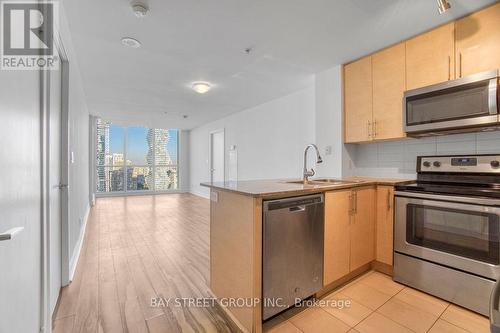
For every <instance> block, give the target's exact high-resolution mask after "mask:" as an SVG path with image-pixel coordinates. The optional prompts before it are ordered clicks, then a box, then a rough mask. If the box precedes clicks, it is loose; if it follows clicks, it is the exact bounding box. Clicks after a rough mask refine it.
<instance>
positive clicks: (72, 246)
mask: <svg viewBox="0 0 500 333" xmlns="http://www.w3.org/2000/svg"><path fill="white" fill-rule="evenodd" d="M61 8H62V9H63V10H62V11H61V20H60V35H61V39H62V42H63V44H64V48H65V50H66V53H67V56H68V60H69V99H68V101H69V118H70V128H69V133H70V138H69V144H70V151H72V152H73V153H74V163H72V164H70V166H69V177H70V178H69V196H70V203H69V214H70V217H69V258H70V270H71V269H72V268H74V266H75V265H76V261H77V260H78V251H79V248H80V244H81V241H82V238H83V232H84V223H85V218H86V216H87V215H88V210H89V111H88V108H87V104H86V100H85V92H84V90H83V85H82V79H81V74H80V71H79V68H78V65H77V55H76V52H75V50H74V47H73V43H72V39H71V34H70V32H69V26H68V22H67V21H66V16H65V15H64V8H63V7H62V6H61ZM59 239H60V238H59ZM53 278H54V277H53ZM55 300H57V297H56V298H55ZM54 306H55V303H54V299H53V300H52V307H54Z"/></svg>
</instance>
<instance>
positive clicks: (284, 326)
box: [264, 321, 302, 333]
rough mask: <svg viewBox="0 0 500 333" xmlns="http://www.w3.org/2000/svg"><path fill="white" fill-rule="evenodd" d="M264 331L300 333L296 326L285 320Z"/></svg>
mask: <svg viewBox="0 0 500 333" xmlns="http://www.w3.org/2000/svg"><path fill="white" fill-rule="evenodd" d="M264 332H266V333H302V332H301V331H300V330H299V329H298V328H297V327H295V326H294V325H293V324H292V323H290V322H288V321H286V322H284V323H281V324H279V325H277V326H275V327H273V328H271V329H269V330H267V331H264Z"/></svg>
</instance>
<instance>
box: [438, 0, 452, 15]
mask: <svg viewBox="0 0 500 333" xmlns="http://www.w3.org/2000/svg"><path fill="white" fill-rule="evenodd" d="M437 3H438V10H439V14H444V12H446V11H447V10H448V9H450V8H451V5H450V3H449V2H448V0H437Z"/></svg>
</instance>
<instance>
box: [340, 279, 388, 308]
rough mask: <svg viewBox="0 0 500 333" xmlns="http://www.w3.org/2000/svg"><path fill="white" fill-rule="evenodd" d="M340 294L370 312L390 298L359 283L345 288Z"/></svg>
mask: <svg viewBox="0 0 500 333" xmlns="http://www.w3.org/2000/svg"><path fill="white" fill-rule="evenodd" d="M342 294H344V295H346V296H348V297H351V298H352V299H353V300H355V301H358V302H359V303H361V304H363V305H364V306H367V307H369V308H370V309H372V310H376V309H378V308H379V307H380V306H382V304H384V303H385V302H387V301H388V300H389V299H390V298H391V296H390V295H387V294H384V293H382V292H380V291H378V290H377V289H375V288H372V287H370V286H368V285H366V284H364V283H360V282H357V283H355V284H353V285H351V286H349V287H347V288H345V289H344V290H342Z"/></svg>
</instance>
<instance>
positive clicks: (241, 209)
mask: <svg viewBox="0 0 500 333" xmlns="http://www.w3.org/2000/svg"><path fill="white" fill-rule="evenodd" d="M405 182H408V180H401V179H384V178H366V177H350V178H346V179H342V180H337V179H328V178H325V179H317V180H312V181H310V182H309V183H308V184H306V185H304V184H303V183H302V182H301V181H297V180H257V181H238V182H224V183H202V185H203V186H206V187H209V188H210V200H211V202H210V246H211V251H210V289H211V291H212V293H213V294H214V296H215V297H216V298H217V299H232V298H235V299H237V298H244V299H259V300H261V299H262V263H263V258H262V253H263V252H262V244H263V243H262V242H263V202H265V201H267V200H271V199H273V200H274V199H284V198H290V197H299V196H304V195H309V194H317V193H322V194H324V251H323V253H324V255H323V263H324V269H323V277H322V278H323V288H322V289H321V291H320V292H318V293H316V295H317V296H320V295H322V294H324V293H326V292H328V291H330V290H332V289H334V288H335V287H337V286H339V285H340V284H342V283H345V282H347V281H348V280H350V279H352V278H353V277H355V276H357V275H359V274H361V273H363V272H365V271H367V270H369V269H371V268H375V269H380V270H381V271H384V272H386V273H390V272H391V267H392V202H393V194H394V186H395V185H397V184H401V183H405ZM358 198H359V199H358ZM354 221H355V222H354ZM222 305H223V308H224V309H225V311H226V312H227V313H228V315H229V316H230V317H231V318H232V319H233V320H234V321H235V323H236V324H237V325H238V326H239V327H240V328H241V329H242V330H244V331H248V332H261V331H262V302H256V303H255V304H253V307H238V306H227V307H225V306H224V304H222Z"/></svg>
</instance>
